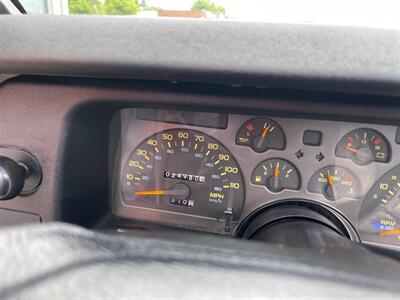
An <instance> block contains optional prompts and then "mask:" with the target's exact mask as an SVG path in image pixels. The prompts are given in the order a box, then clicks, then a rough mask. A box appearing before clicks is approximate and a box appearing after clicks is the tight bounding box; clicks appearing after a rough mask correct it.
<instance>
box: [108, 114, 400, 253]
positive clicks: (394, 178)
mask: <svg viewBox="0 0 400 300" xmlns="http://www.w3.org/2000/svg"><path fill="white" fill-rule="evenodd" d="M113 123H114V125H113V128H114V129H113V135H114V136H118V138H117V139H116V142H115V143H116V148H117V151H116V160H115V163H114V166H113V174H114V175H113V180H112V209H113V213H114V214H115V215H116V216H118V217H120V218H122V219H127V220H133V221H136V222H144V223H143V224H151V223H155V224H163V225H168V226H173V227H181V228H186V229H192V230H199V231H205V232H212V233H217V234H222V235H228V236H233V237H235V236H236V237H243V236H245V235H246V234H247V235H248V233H246V232H247V231H248V228H249V227H251V223H252V222H254V220H255V219H256V218H257V216H259V215H260V213H261V212H263V211H266V210H268V209H270V208H272V207H275V206H279V205H281V204H287V203H291V204H295V205H300V206H306V207H312V208H313V209H314V210H315V211H318V212H320V213H321V212H324V213H323V214H324V215H326V216H327V218H328V219H329V220H331V221H332V222H333V223H334V224H336V226H337V228H340V229H339V230H342V232H343V233H344V235H345V236H347V237H348V238H350V239H352V240H354V241H359V242H363V243H368V244H374V245H378V246H381V247H387V248H392V249H397V250H400V223H399V222H400V165H399V161H398V159H396V158H397V157H400V129H399V127H397V126H391V125H378V124H368V123H356V122H342V121H322V120H311V119H302V118H282V117H270V116H267V115H241V114H230V113H229V114H228V113H214V112H212V113H210V112H193V111H179V110H157V109H143V108H136V109H135V108H128V109H123V110H121V111H119V112H118V113H116V114H115V116H114V119H113Z"/></svg>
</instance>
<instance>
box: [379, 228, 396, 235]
mask: <svg viewBox="0 0 400 300" xmlns="http://www.w3.org/2000/svg"><path fill="white" fill-rule="evenodd" d="M392 234H400V229H394V230H389V231H383V232H380V233H379V235H392Z"/></svg>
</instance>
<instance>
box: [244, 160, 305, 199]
mask: <svg viewBox="0 0 400 300" xmlns="http://www.w3.org/2000/svg"><path fill="white" fill-rule="evenodd" d="M251 183H253V184H255V185H263V186H265V187H266V188H267V189H268V190H269V191H271V192H274V193H277V192H280V191H282V190H284V189H290V190H298V189H299V188H300V175H299V171H298V170H297V169H296V167H295V166H294V165H293V164H292V163H290V162H289V161H287V160H284V159H281V158H272V159H267V160H265V161H263V162H261V163H260V164H258V166H257V167H256V168H255V169H254V171H253V175H252V177H251Z"/></svg>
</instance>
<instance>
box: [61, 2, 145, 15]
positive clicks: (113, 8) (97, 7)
mask: <svg viewBox="0 0 400 300" xmlns="http://www.w3.org/2000/svg"><path fill="white" fill-rule="evenodd" d="M68 7H69V13H70V14H85V15H135V14H137V13H138V11H139V10H140V6H139V3H138V2H137V1H136V0H68Z"/></svg>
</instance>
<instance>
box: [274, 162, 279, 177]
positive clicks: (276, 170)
mask: <svg viewBox="0 0 400 300" xmlns="http://www.w3.org/2000/svg"><path fill="white" fill-rule="evenodd" d="M274 176H275V177H278V176H279V162H277V163H276V167H275V172H274Z"/></svg>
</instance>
